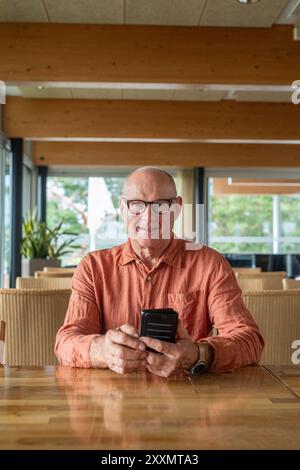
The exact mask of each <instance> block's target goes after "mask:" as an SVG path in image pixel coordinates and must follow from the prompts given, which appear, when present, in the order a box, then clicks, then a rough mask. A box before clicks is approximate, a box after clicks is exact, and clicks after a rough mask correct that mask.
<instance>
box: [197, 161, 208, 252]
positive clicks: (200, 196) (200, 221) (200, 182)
mask: <svg viewBox="0 0 300 470" xmlns="http://www.w3.org/2000/svg"><path fill="white" fill-rule="evenodd" d="M204 186H205V185H204V168H203V167H197V168H195V204H196V217H195V219H196V242H197V243H201V244H203V243H205V225H206V221H205V217H206V211H205V208H204V201H205V194H204V190H205V189H204Z"/></svg>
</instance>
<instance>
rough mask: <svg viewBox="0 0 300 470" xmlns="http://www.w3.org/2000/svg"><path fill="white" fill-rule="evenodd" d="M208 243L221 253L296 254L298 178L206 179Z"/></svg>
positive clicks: (298, 246)
mask: <svg viewBox="0 0 300 470" xmlns="http://www.w3.org/2000/svg"><path fill="white" fill-rule="evenodd" d="M207 187H208V243H209V245H210V246H212V247H213V248H215V249H217V250H219V251H221V252H223V253H275V254H276V253H298V252H300V179H299V180H298V179H295V178H293V179H292V178H279V177H278V175H277V178H272V177H269V178H263V177H262V176H260V178H257V177H255V178H251V177H250V178H245V177H243V178H241V177H238V176H236V177H235V176H227V177H224V176H222V177H209V178H208V180H207Z"/></svg>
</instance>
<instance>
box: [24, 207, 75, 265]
mask: <svg viewBox="0 0 300 470" xmlns="http://www.w3.org/2000/svg"><path fill="white" fill-rule="evenodd" d="M63 223H64V221H61V222H60V223H59V224H58V225H57V226H56V227H54V228H53V229H51V228H50V227H48V226H47V224H46V223H45V222H40V221H39V220H38V218H37V215H36V210H35V209H34V210H33V211H32V212H31V213H30V212H29V213H28V215H27V217H26V219H23V224H22V228H23V238H22V242H21V254H22V256H24V258H28V259H34V258H42V259H46V258H48V259H58V258H59V257H61V256H63V255H66V254H68V253H70V252H71V251H72V250H73V249H77V248H79V246H78V245H73V243H74V241H75V240H76V238H77V237H74V235H76V234H74V233H71V232H66V231H64V230H63V229H62V226H63ZM61 236H72V237H73V238H69V239H67V240H64V241H62V242H61V243H59V238H60V237H61Z"/></svg>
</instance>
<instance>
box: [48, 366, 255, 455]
mask: <svg viewBox="0 0 300 470" xmlns="http://www.w3.org/2000/svg"><path fill="white" fill-rule="evenodd" d="M219 377H220V382H219V383H218V380H215V379H214V380H213V381H212V380H209V378H207V377H206V378H205V379H204V380H202V381H201V380H199V379H197V380H196V381H191V380H189V378H188V377H187V375H185V374H182V375H180V376H177V377H175V378H172V379H169V380H166V379H163V378H160V377H157V376H155V375H152V374H149V373H148V372H141V373H140V374H130V375H126V376H120V375H118V374H115V373H113V372H111V371H107V370H93V369H75V368H69V367H58V368H57V371H56V378H57V381H58V384H59V385H60V386H61V387H62V388H63V390H64V392H65V393H66V396H67V401H68V405H69V417H70V423H71V426H72V429H73V431H74V433H75V435H76V437H77V439H79V440H80V441H81V442H82V443H84V444H94V445H99V446H102V447H107V448H113V447H118V448H133V447H135V448H139V447H140V448H146V447H147V445H148V446H149V447H156V448H163V447H164V446H163V443H164V442H168V443H169V444H168V445H169V448H172V446H178V447H179V448H193V447H194V446H196V447H197V448H201V445H203V442H204V441H203V439H204V440H205V446H204V447H207V446H208V447H210V446H211V447H216V439H219V440H220V442H221V441H222V440H223V439H224V437H226V439H227V438H228V435H227V436H224V432H226V427H225V428H224V423H225V424H229V422H230V420H231V418H232V412H233V410H236V409H238V410H239V413H242V412H243V410H244V411H245V408H244V406H243V405H244V404H245V403H246V402H247V397H248V396H249V393H251V392H249V385H250V388H251V383H252V387H253V384H254V385H256V386H259V382H260V380H261V376H257V377H256V378H255V374H254V376H253V374H252V377H251V380H250V382H249V383H248V386H247V377H246V376H245V379H246V381H245V383H244V385H243V386H242V387H241V386H240V390H239V391H238V390H237V393H236V394H235V395H236V396H233V394H232V388H231V387H230V388H231V392H230V394H229V393H228V392H229V388H228V386H226V380H225V383H224V385H225V386H224V391H222V382H224V380H222V378H221V377H222V376H221V375H219ZM248 379H249V377H248ZM257 379H258V382H257ZM239 380H240V378H239ZM234 381H235V380H234V379H233V382H234ZM227 382H228V381H227ZM239 383H240V385H241V382H239ZM228 385H229V383H228ZM250 419H251V416H250ZM234 434H235V433H234ZM230 438H231V439H234V435H231V436H230ZM170 446H171V447H170Z"/></svg>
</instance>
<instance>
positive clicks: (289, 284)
mask: <svg viewBox="0 0 300 470" xmlns="http://www.w3.org/2000/svg"><path fill="white" fill-rule="evenodd" d="M282 285H283V288H284V290H289V289H300V279H299V280H296V279H288V278H286V279H282Z"/></svg>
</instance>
